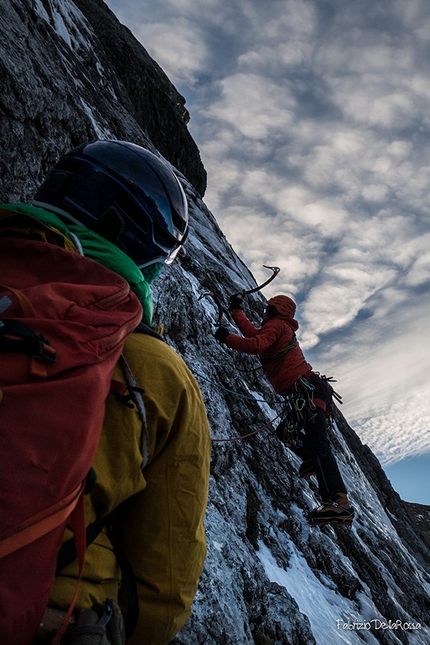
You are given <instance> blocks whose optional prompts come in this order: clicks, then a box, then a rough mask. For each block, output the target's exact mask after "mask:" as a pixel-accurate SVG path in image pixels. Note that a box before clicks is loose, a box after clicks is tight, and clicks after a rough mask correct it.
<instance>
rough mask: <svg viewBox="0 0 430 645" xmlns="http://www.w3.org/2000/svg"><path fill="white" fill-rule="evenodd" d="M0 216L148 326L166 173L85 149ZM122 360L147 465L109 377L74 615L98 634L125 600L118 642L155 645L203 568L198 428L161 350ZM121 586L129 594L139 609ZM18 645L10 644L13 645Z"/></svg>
mask: <svg viewBox="0 0 430 645" xmlns="http://www.w3.org/2000/svg"><path fill="white" fill-rule="evenodd" d="M2 208H3V211H2V216H3V219H2V220H1V222H0V224H1V225H3V229H4V230H3V231H2V235H8V234H10V235H11V236H12V237H17V226H19V227H22V226H24V228H25V229H26V230H20V231H19V233H18V235H19V237H20V238H22V237H25V236H29V237H31V236H32V235H33V234H34V232H35V231H37V232H38V233H37V234H38V235H39V233H40V231H39V228H40V229H41V230H42V233H40V235H43V236H44V238H43V239H44V240H45V241H44V242H41V244H45V243H46V240H49V241H54V243H58V244H59V245H62V246H63V247H64V248H66V249H67V250H69V251H70V252H72V253H83V254H84V255H85V256H87V257H89V258H91V259H93V260H95V261H96V262H97V263H100V264H101V265H104V266H106V267H108V268H109V269H111V270H112V271H114V272H116V273H118V274H120V275H121V276H122V277H123V278H125V279H126V281H127V282H128V283H129V284H130V286H131V289H132V290H133V291H134V293H135V294H136V296H137V298H138V299H139V301H140V303H141V306H142V310H143V322H144V323H146V324H147V325H150V324H151V320H152V300H151V293H150V287H149V285H150V284H151V283H152V282H153V280H155V279H156V278H157V277H158V275H159V274H160V273H161V271H162V269H163V267H164V265H165V263H170V262H172V261H173V259H174V258H175V256H176V255H177V253H178V251H179V250H180V248H181V245H182V244H183V243H184V241H185V239H186V234H187V227H188V210H187V204H186V199H185V195H184V193H183V190H182V188H181V186H180V184H179V182H178V180H177V178H176V177H175V175H174V174H173V172H172V171H171V170H170V168H169V167H168V166H167V164H165V163H164V162H162V161H161V160H160V159H159V158H158V157H156V156H155V155H153V154H152V153H150V152H148V151H147V150H145V149H143V148H141V147H139V146H135V145H133V144H129V143H125V142H118V141H97V142H93V143H89V144H84V145H82V146H80V147H79V148H76V149H75V150H73V151H72V152H70V153H69V154H67V155H65V156H64V157H63V158H62V159H60V161H59V162H58V164H57V165H56V166H55V167H54V168H53V169H52V170H51V172H50V173H49V174H48V176H47V178H46V179H45V181H44V183H43V184H42V186H41V187H40V189H39V190H38V192H37V194H36V197H35V200H34V202H33V205H31V206H30V205H24V204H9V205H6V206H3V207H2ZM5 211H8V212H10V215H11V218H10V219H9V218H8V216H7V212H6V215H5ZM15 214H17V216H16V218H15V219H14V217H15ZM39 223H40V226H39ZM8 227H9V229H10V231H9V230H8ZM45 230H48V232H49V231H52V232H53V235H51V236H50V235H47V234H46V233H45V232H43V231H45ZM35 272H37V267H35ZM52 273H53V275H54V274H55V266H52ZM124 356H125V359H126V361H127V363H128V366H129V367H130V368H131V372H132V374H133V377H134V379H135V381H136V384H137V388H138V391H140V392H142V393H143V395H142V398H143V403H144V408H145V412H146V423H147V429H148V446H147V448H148V455H149V458H148V463H147V464H146V466H145V467H144V468H143V469H142V462H143V453H144V452H145V448H144V446H143V443H142V437H143V434H144V433H143V430H142V428H143V426H142V417H141V416H140V415H139V413H138V410H137V408H136V407H135V406H133V404H131V403H130V397H128V398H126V397H125V396H124V390H126V388H125V387H124V388H122V387H121V385H122V384H124V383H127V379H126V378H125V373H124V369H123V368H122V367H121V366H120V365H119V364H118V365H117V367H116V368H115V372H114V374H113V381H112V383H114V384H116V387H117V388H118V387H119V389H118V394H117V396H114V394H109V396H108V398H107V400H106V408H105V417H104V424H103V429H102V434H101V440H100V443H99V447H98V450H97V453H96V456H95V460H94V462H93V471H94V473H95V480H96V481H95V484H94V487H93V489H92V490H91V492H90V493H89V494H87V495H86V496H85V511H86V523H87V525H92V526H93V527H97V524H98V523H99V526H98V528H97V529H96V530H95V536H94V535H93V536H92V538H91V539H92V542H91V544H90V545H89V546H88V547H87V549H86V556H85V566H84V570H83V579H82V582H81V584H80V589H79V597H78V600H77V604H76V613H78V612H79V610H85V609H89V608H91V607H92V606H93V605H95V603H98V605H96V606H97V607H98V611H99V617H97V613H93V616H95V619H94V620H93V623H94V622H97V621H98V620H99V619H100V624H101V623H102V622H103V620H104V618H103V612H104V613H105V615H106V611H108V616H110V613H109V612H111V610H110V609H109V606H107V605H106V604H105V601H106V599H107V598H109V599H113V600H114V601H115V602H118V603H119V605H120V607H121V609H122V610H123V613H124V615H126V614H127V611H129V610H130V609H132V607H131V606H130V605H132V604H133V600H135V601H136V602H137V604H138V616H135V618H134V620H137V624H136V626H135V629H134V632H133V634H132V635H131V638H130V640H128V643H130V644H131V645H138V644H139V645H141V644H143V643H144V644H145V645H167V643H169V642H170V641H171V640H172V638H173V637H174V636H175V635H176V634H177V632H178V631H179V630H180V629H181V627H182V626H183V625H184V623H185V622H186V620H187V619H188V617H189V615H190V611H191V605H192V601H193V599H194V595H195V593H196V589H197V585H198V581H199V577H200V574H201V571H202V568H203V563H204V559H205V553H206V545H205V532H204V514H205V509H206V503H207V494H208V479H209V458H210V440H209V428H208V422H207V417H206V411H205V407H204V404H203V401H202V398H201V394H200V391H199V388H198V386H197V384H196V381H195V379H194V377H193V376H192V374H191V373H190V371H189V370H188V368H187V367H186V365H185V363H184V362H183V361H182V359H181V358H180V357H179V356H178V355H177V354H176V353H175V352H174V351H173V350H172V349H171V348H169V347H168V346H167V345H166V344H165V343H164V342H163V341H162V340H161V339H160V338H157V337H154V335H151V334H150V333H133V334H132V335H130V336H129V337H128V338H127V340H126V341H125V346H124ZM22 405H23V406H25V405H26V402H25V401H22ZM79 405H80V402H79V400H77V401H76V406H79ZM78 451H79V446H76V453H78ZM58 459H59V460H61V455H59V456H58ZM93 479H94V478H93ZM103 518H108V521H107V522H106V523H104V522H103ZM71 536H72V531H71V530H70V529H67V530H66V535H65V536H64V542H67V543H68V544H70V542H69V540H70V538H71ZM69 560H70V558H68V557H67V556H66V559H65V562H63V564H62V567H60V568H61V571H60V573H59V575H58V576H57V578H56V580H55V584H54V587H53V589H52V592H51V595H50V600H49V611H48V612H47V615H48V614H49V615H54V616H55V614H56V611H57V610H66V609H67V608H68V606H69V604H70V600H71V598H72V596H73V593H74V590H75V588H76V579H77V577H78V565H77V562H76V560H74V559H73V557H72V558H71V560H72V561H69ZM121 560H127V561H128V563H129V565H130V567H131V576H132V578H133V580H131V581H130V580H128V582H123V584H122V583H121V580H122V577H123V575H124V568H126V569H127V567H124V566H123V567H122V569H123V570H121V568H120V566H119V561H121ZM130 567H128V572H129V578H130ZM33 582H34V581H31V582H29V584H33ZM0 585H1V582H0ZM130 586H131V587H132V588H133V587H137V590H136V591H137V599H136V598H135V599H133V593H132V592H130V589H129V588H128V587H130ZM127 594H128V595H127ZM99 605H101V607H102V608H101V610H100V608H99ZM1 609H2V608H0V610H1ZM0 613H1V611H0ZM100 614H102V616H101V618H100ZM86 616H87V614H86V615H84V619H83V620H84V622H85V619H86ZM110 620H112V621H113V617H112V618H111V619H110ZM91 629H95V628H91ZM91 629H90V631H91ZM0 631H1V629H0ZM118 631H120V628H118ZM0 640H1V639H0ZM16 642H20V643H21V640H20V639H19V637H18V636H17V640H16ZM75 642H76V643H80V642H81V641H80V640H78V639H77V640H73V643H75ZM82 642H85V643H86V642H87V641H86V640H85V641H82ZM88 642H89V641H88ZM91 642H93V641H91ZM94 642H99V641H96V640H95V641H94ZM100 642H101V641H100ZM104 642H105V641H103V643H104ZM116 642H117V641H115V643H116ZM118 642H119V641H118Z"/></svg>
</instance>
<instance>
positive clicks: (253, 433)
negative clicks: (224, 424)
mask: <svg viewBox="0 0 430 645" xmlns="http://www.w3.org/2000/svg"><path fill="white" fill-rule="evenodd" d="M280 417H281V414H277V415H276V417H274V418H273V419H272V420H271V421H269V422H268V423H266V424H265V425H264V426H261V427H260V428H257V430H254V431H253V432H249V433H248V434H244V435H240V436H239V437H225V438H223V439H214V438H212V437H211V440H212V442H214V443H221V442H230V441H242V439H248V438H249V437H253V436H254V435H256V434H258V433H259V432H262V431H263V430H266V428H268V427H269V426H271V425H272V423H273V422H274V421H276V419H279V418H280Z"/></svg>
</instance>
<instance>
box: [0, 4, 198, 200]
mask: <svg viewBox="0 0 430 645" xmlns="http://www.w3.org/2000/svg"><path fill="white" fill-rule="evenodd" d="M0 24H1V29H0V52H1V58H0V78H1V81H2V84H1V88H2V91H1V93H0V142H1V149H2V156H1V159H0V174H1V180H2V186H1V188H0V189H1V193H2V197H1V199H2V200H4V199H5V197H6V195H7V194H10V191H11V188H10V186H9V185H7V184H5V182H6V181H7V182H8V183H9V184H10V180H11V178H13V185H14V189H13V190H15V191H16V192H15V193H14V195H15V197H14V198H15V199H20V198H22V196H24V197H27V196H28V195H31V194H32V193H33V192H34V182H33V180H32V179H31V176H30V173H29V169H31V172H32V174H33V175H34V177H35V179H36V180H37V181H40V180H41V179H42V178H43V177H44V175H45V174H46V171H47V170H48V168H49V167H50V166H51V165H52V163H53V162H54V161H55V160H56V159H57V157H58V153H59V152H65V151H67V150H69V149H71V148H72V147H74V146H76V145H78V144H79V143H82V142H83V141H87V140H90V139H96V138H99V139H102V138H116V139H127V138H128V139H133V141H135V143H139V144H142V145H146V147H151V146H155V147H156V148H157V149H158V150H159V151H160V152H161V154H162V155H163V156H164V157H165V158H166V159H168V160H169V161H170V162H171V163H172V164H174V165H175V166H176V167H177V168H178V169H179V170H180V171H181V172H183V174H184V175H185V176H186V177H187V178H188V180H189V181H190V182H191V183H192V184H193V186H194V187H195V189H196V191H197V193H199V194H200V195H203V194H204V192H205V189H206V171H205V169H204V167H203V164H202V162H201V159H200V153H199V151H198V148H197V146H196V144H195V142H194V140H193V139H192V137H191V136H190V134H189V132H188V130H187V127H186V124H187V122H188V120H189V115H188V112H187V110H186V109H185V100H184V98H183V97H182V96H181V95H180V94H179V93H178V92H177V91H176V89H175V88H174V87H173V85H172V84H171V83H170V81H169V80H168V78H167V77H166V75H165V74H164V72H163V71H162V70H161V69H160V67H159V66H158V65H157V63H156V62H155V61H153V60H152V59H151V58H150V56H149V55H148V53H147V52H146V51H145V49H144V48H143V47H142V46H141V45H140V44H139V43H138V42H137V41H136V39H135V38H133V36H132V35H131V33H130V32H129V31H128V30H127V29H126V28H125V27H123V26H122V25H121V24H120V23H119V22H118V20H117V19H116V18H115V16H114V15H113V13H112V12H111V11H110V10H109V9H108V8H107V6H106V5H105V4H104V3H103V2H99V1H98V0H79V1H77V2H76V3H74V2H71V1H68V0H66V1H65V2H64V1H63V0H50V1H49V2H47V1H42V0H14V1H12V0H4V1H3V2H2V11H1V15H0ZM93 24H94V28H93ZM3 184H5V185H3Z"/></svg>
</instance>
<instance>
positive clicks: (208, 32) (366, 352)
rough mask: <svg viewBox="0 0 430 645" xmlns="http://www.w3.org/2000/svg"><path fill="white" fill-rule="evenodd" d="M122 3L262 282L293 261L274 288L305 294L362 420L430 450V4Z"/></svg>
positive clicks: (389, 450)
mask: <svg viewBox="0 0 430 645" xmlns="http://www.w3.org/2000/svg"><path fill="white" fill-rule="evenodd" d="M112 3H113V4H117V5H118V8H119V0H110V4H112ZM125 5H127V7H129V8H132V9H133V25H129V26H131V27H132V28H134V29H135V31H138V30H139V29H140V31H138V33H139V34H140V38H141V40H142V42H143V44H144V46H145V47H146V48H147V49H148V51H149V52H150V54H151V55H152V56H154V57H155V59H156V60H157V61H158V62H159V63H160V64H161V66H162V67H163V68H164V69H165V71H166V72H167V73H168V75H169V76H170V77H171V78H172V80H174V82H176V83H179V89H180V91H181V92H182V93H183V94H184V95H185V97H186V99H187V102H188V107H189V109H190V111H191V117H192V121H191V131H192V133H193V135H194V137H195V138H196V140H197V144H198V145H199V148H200V149H201V152H202V158H203V161H204V163H205V165H206V168H207V171H208V186H209V187H208V192H207V195H206V202H207V204H208V205H209V207H210V208H211V210H212V211H213V213H214V215H215V216H216V217H217V219H218V220H219V222H220V224H221V227H222V229H223V231H224V232H225V234H226V236H227V238H228V239H229V241H230V242H231V243H232V245H233V247H234V248H235V249H236V251H237V252H238V253H239V254H240V255H241V257H242V258H243V259H244V260H245V261H246V262H247V263H248V264H249V265H250V267H251V269H252V271H253V272H254V275H255V276H256V278H257V280H258V281H260V280H261V281H262V280H264V279H265V278H266V277H267V275H266V270H265V269H263V268H262V265H263V264H272V265H275V264H276V265H278V266H280V267H281V273H280V274H279V276H278V277H277V279H276V280H275V281H274V282H273V283H272V284H271V285H270V286H269V287H268V288H267V289H266V290H265V294H266V295H267V296H270V295H274V294H275V293H278V292H282V291H284V292H286V293H288V294H290V295H292V296H293V297H296V298H297V300H298V303H299V311H298V315H299V320H300V321H301V322H302V323H303V324H302V325H301V328H300V338H301V342H302V343H303V346H304V347H306V348H307V349H308V351H309V353H310V355H311V362H312V363H313V364H315V365H314V366H315V367H316V368H317V369H322V370H326V371H327V373H333V372H334V374H335V376H337V377H338V379H339V390H340V392H341V393H342V394H344V397H345V399H346V401H347V402H346V403H345V406H344V407H345V413H346V416H347V418H348V420H349V421H350V422H351V423H352V425H353V426H355V427H356V428H357V430H358V431H359V432H361V433H362V434H363V437H364V438H365V440H366V441H367V442H368V443H369V444H370V445H371V446H373V447H376V449H377V451H378V453H379V455H380V456H381V457H383V458H384V459H386V460H390V459H393V455H400V454H402V453H408V454H412V453H413V452H414V451H418V452H419V451H425V450H428V449H429V442H428V417H429V403H428V401H429V400H430V376H429V374H430V364H429V359H428V358H427V347H428V346H429V342H428V341H429V340H430V339H429V332H428V330H429V329H430V311H427V309H428V306H427V301H426V299H425V298H428V295H427V294H428V291H429V281H430V255H429V250H428V249H429V248H430V226H429V222H430V219H429V218H430V200H429V192H430V146H429V139H430V114H429V111H428V104H429V99H430V80H429V79H430V69H429V68H430V65H429V56H428V43H429V41H430V35H429V34H430V30H429V29H428V27H429V25H430V5H429V4H428V3H426V2H424V1H423V0H410V1H408V2H404V0H393V1H392V2H391V3H386V2H385V0H350V1H349V2H346V3H337V2H330V0H329V2H327V3H319V2H317V0H283V2H275V1H274V2H265V3H262V2H259V1H258V0H231V1H230V2H227V0H195V1H193V2H192V1H191V0H157V2H154V1H153V0H149V2H146V3H145V10H143V8H142V6H141V3H138V2H137V0H121V5H120V7H121V12H122V13H121V16H125V15H126V13H127V11H126V9H125ZM420 293H423V294H425V296H424V295H423V296H420V295H419V294H420ZM409 403H410V405H409ZM426 433H427V434H426Z"/></svg>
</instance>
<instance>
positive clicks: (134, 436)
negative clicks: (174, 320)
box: [49, 333, 210, 645]
mask: <svg viewBox="0 0 430 645" xmlns="http://www.w3.org/2000/svg"><path fill="white" fill-rule="evenodd" d="M124 355H125V357H126V360H127V362H128V364H129V365H130V367H131V370H132V372H133V375H134V377H135V379H136V381H137V383H138V385H139V387H141V388H142V389H143V390H144V394H143V398H144V402H145V408H146V414H147V423H148V431H149V442H150V458H149V464H148V466H147V468H146V469H145V470H144V472H143V473H142V471H141V463H142V455H141V452H140V447H139V446H140V440H141V431H142V423H141V420H140V418H139V416H138V413H137V410H136V409H132V410H131V409H129V408H128V407H126V406H125V405H124V404H123V403H121V402H119V401H118V400H117V399H116V398H115V397H114V395H112V394H110V395H109V397H108V400H107V403H106V414H105V421H104V426H103V431H102V436H101V441H100V445H99V448H98V451H97V454H96V458H95V461H94V464H93V467H94V470H95V471H96V475H97V482H96V485H95V487H94V489H93V491H92V492H91V493H90V494H89V495H87V496H86V499H85V503H86V523H87V525H88V524H90V523H91V522H93V521H94V520H95V519H97V518H98V517H101V516H104V515H106V514H108V513H110V512H111V511H112V510H114V509H115V508H118V506H120V505H121V507H120V509H119V512H120V516H119V519H117V521H118V522H119V524H120V546H121V550H122V552H123V553H124V555H125V556H126V557H127V558H128V560H129V562H130V564H131V565H132V568H133V572H134V576H135V578H136V581H137V586H138V593H139V605H140V614H139V622H138V625H137V628H136V630H135V632H134V634H133V637H132V638H131V640H130V641H129V643H130V644H131V645H138V644H139V645H167V643H169V642H170V641H171V640H172V638H173V637H174V636H175V635H176V634H177V632H178V631H179V630H180V629H181V627H182V626H183V625H184V623H185V622H186V621H187V619H188V617H189V615H190V612H191V604H192V601H193V599H194V595H195V593H196V590H197V585H198V581H199V577H200V574H201V571H202V568H203V563H204V559H205V554H206V545H205V532H204V525H203V522H204V514H205V510H206V503H207V494H208V479H209V460H210V438H209V428H208V422H207V418H206V411H205V407H204V404H203V401H202V398H201V394H200V390H199V388H198V386H197V384H196V382H195V379H194V377H193V375H192V374H191V372H190V371H189V370H188V368H187V367H186V365H185V363H184V362H183V360H182V359H181V358H180V357H179V356H178V355H177V354H176V353H175V352H174V351H173V350H172V349H171V348H170V347H168V346H167V345H166V344H165V343H163V342H162V341H160V340H159V339H157V338H153V337H151V336H148V335H145V334H138V333H135V334H132V336H131V337H129V338H128V339H127V341H126V344H125V349H124ZM114 379H115V380H118V381H122V382H126V381H125V378H124V375H123V373H122V370H121V368H120V367H119V366H117V368H116V371H115V374H114ZM77 405H79V402H78V401H77ZM71 535H72V533H71V531H70V530H69V529H67V531H66V534H65V540H67V539H70V537H71ZM76 578H77V563H76V562H74V563H73V564H71V565H69V566H68V567H66V568H65V569H64V570H63V572H62V573H61V575H60V576H59V577H58V578H57V579H56V582H55V585H54V588H53V590H52V593H51V599H50V603H49V604H50V605H51V606H54V607H60V608H67V607H68V605H69V603H70V600H71V598H72V596H73V592H74V589H75V587H76ZM120 580H121V572H120V570H119V567H118V564H117V561H116V557H115V555H114V553H113V549H112V544H111V542H110V540H109V537H108V531H107V529H103V531H102V533H100V534H99V536H98V537H97V538H96V540H95V541H94V542H93V543H92V544H91V545H90V546H89V547H88V548H87V551H86V560H85V568H84V573H83V580H82V582H81V587H80V592H79V598H78V602H77V609H80V608H85V607H90V606H91V605H92V604H93V603H94V602H103V601H104V600H105V599H106V598H107V597H110V598H113V599H118V601H119V603H120V606H121V607H122V608H123V609H124V603H125V600H124V595H125V594H124V590H121V589H120Z"/></svg>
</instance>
